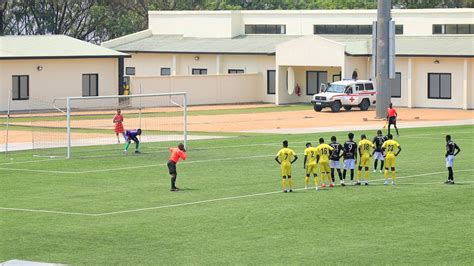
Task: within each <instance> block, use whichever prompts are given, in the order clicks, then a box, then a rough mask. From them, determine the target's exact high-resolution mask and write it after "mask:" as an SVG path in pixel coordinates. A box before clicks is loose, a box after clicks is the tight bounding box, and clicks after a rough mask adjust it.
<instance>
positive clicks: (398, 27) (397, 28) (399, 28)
mask: <svg viewBox="0 0 474 266" xmlns="http://www.w3.org/2000/svg"><path fill="white" fill-rule="evenodd" d="M395 34H399V35H402V34H403V25H395Z"/></svg>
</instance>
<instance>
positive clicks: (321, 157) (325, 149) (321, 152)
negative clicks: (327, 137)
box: [317, 138, 334, 188]
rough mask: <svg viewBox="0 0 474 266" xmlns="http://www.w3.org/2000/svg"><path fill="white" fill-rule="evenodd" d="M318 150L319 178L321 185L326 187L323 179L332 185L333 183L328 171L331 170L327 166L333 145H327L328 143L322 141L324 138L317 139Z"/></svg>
mask: <svg viewBox="0 0 474 266" xmlns="http://www.w3.org/2000/svg"><path fill="white" fill-rule="evenodd" d="M317 150H318V162H319V171H320V172H321V179H322V183H323V184H322V185H321V186H322V187H323V188H324V187H326V184H325V180H327V181H328V185H329V186H331V187H333V186H334V184H333V183H331V179H330V177H329V173H330V172H331V168H330V167H329V157H331V155H332V152H333V150H334V148H333V147H331V146H329V145H328V144H325V143H324V139H323V138H320V139H319V146H318V147H317Z"/></svg>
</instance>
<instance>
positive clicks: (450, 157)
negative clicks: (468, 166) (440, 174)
mask: <svg viewBox="0 0 474 266" xmlns="http://www.w3.org/2000/svg"><path fill="white" fill-rule="evenodd" d="M453 164H454V155H448V157H446V167H453Z"/></svg>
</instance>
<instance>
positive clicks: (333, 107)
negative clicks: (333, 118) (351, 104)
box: [331, 101, 342, 112]
mask: <svg viewBox="0 0 474 266" xmlns="http://www.w3.org/2000/svg"><path fill="white" fill-rule="evenodd" d="M341 107H342V105H341V102H340V101H335V102H334V103H333V104H332V105H331V111H333V112H339V110H341Z"/></svg>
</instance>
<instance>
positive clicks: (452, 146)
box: [444, 135, 461, 185]
mask: <svg viewBox="0 0 474 266" xmlns="http://www.w3.org/2000/svg"><path fill="white" fill-rule="evenodd" d="M460 152H461V149H460V148H459V146H458V145H457V144H456V143H454V141H452V140H451V135H446V155H445V157H446V168H448V180H447V181H446V182H444V183H446V184H452V185H454V174H453V164H454V157H455V156H456V155H458V153H460Z"/></svg>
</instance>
